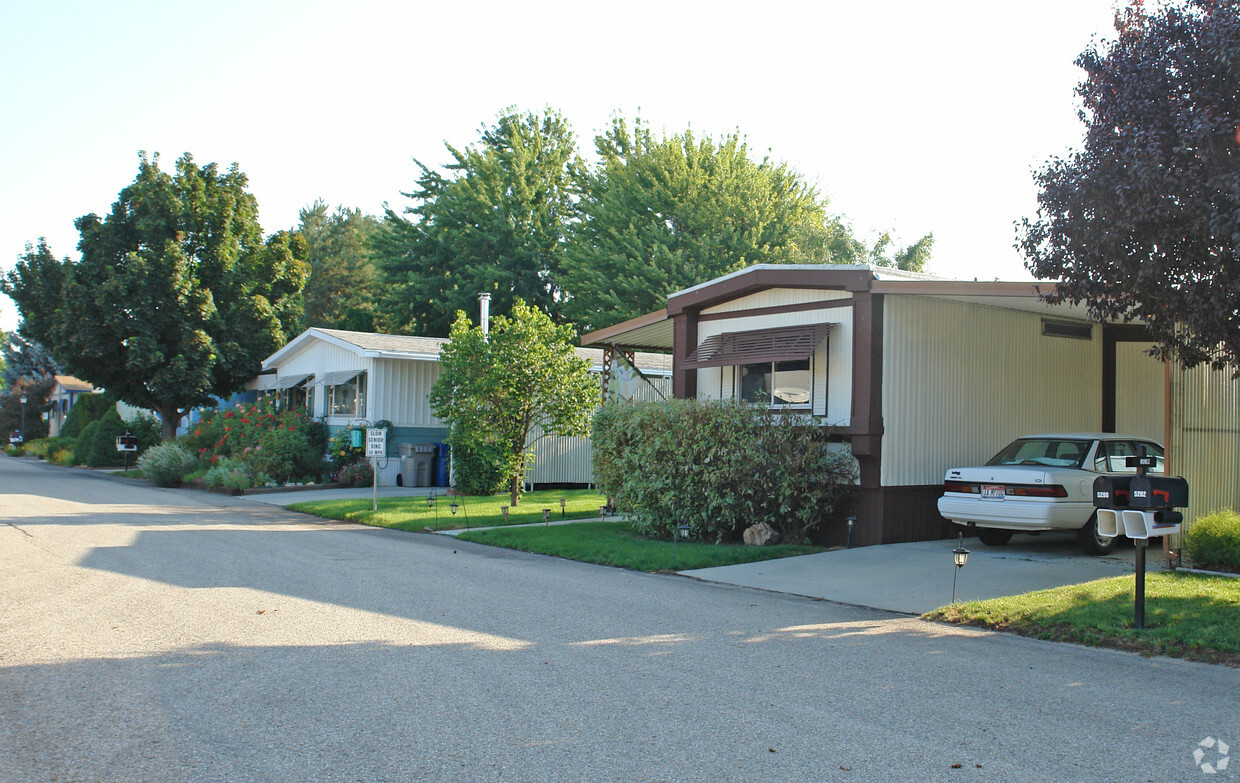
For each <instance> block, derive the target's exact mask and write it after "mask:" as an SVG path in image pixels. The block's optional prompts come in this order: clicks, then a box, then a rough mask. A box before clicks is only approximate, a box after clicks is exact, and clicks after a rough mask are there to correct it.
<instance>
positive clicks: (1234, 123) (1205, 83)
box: [1018, 0, 1240, 370]
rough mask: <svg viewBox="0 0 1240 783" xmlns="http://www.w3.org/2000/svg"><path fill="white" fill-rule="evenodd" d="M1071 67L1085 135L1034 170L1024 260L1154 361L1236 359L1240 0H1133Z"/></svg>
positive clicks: (1023, 229) (1239, 321) (1239, 364)
mask: <svg viewBox="0 0 1240 783" xmlns="http://www.w3.org/2000/svg"><path fill="white" fill-rule="evenodd" d="M1076 63H1077V65H1078V66H1080V67H1081V68H1082V69H1084V71H1085V74H1086V76H1085V79H1084V81H1082V82H1081V84H1080V85H1079V86H1078V87H1077V94H1078V95H1079V96H1080V98H1081V100H1082V104H1083V106H1082V110H1081V112H1080V117H1081V120H1082V122H1083V123H1084V125H1085V138H1084V144H1083V146H1082V148H1081V149H1079V150H1077V151H1074V152H1072V153H1071V154H1069V155H1066V156H1064V157H1059V158H1054V159H1052V160H1051V161H1049V162H1048V163H1047V164H1046V166H1045V167H1044V168H1043V169H1042V170H1041V171H1040V172H1038V174H1037V183H1038V186H1039V189H1040V193H1039V196H1038V201H1039V209H1038V214H1037V217H1036V219H1033V220H1029V219H1026V220H1024V221H1022V222H1021V224H1020V229H1019V242H1018V244H1019V247H1020V249H1021V250H1022V252H1023V253H1024V255H1025V257H1026V263H1027V265H1028V266H1029V268H1030V269H1031V270H1032V271H1033V273H1034V274H1035V275H1036V276H1037V277H1040V278H1050V279H1058V280H1062V281H1063V282H1062V283H1061V284H1060V285H1059V286H1058V288H1057V289H1056V290H1055V292H1054V293H1053V294H1051V295H1049V296H1048V297H1047V298H1048V299H1049V300H1050V301H1054V302H1061V301H1067V302H1073V303H1079V302H1084V303H1086V305H1087V306H1088V308H1089V311H1090V314H1091V316H1093V317H1094V318H1097V319H1099V320H1104V319H1105V320H1110V319H1132V320H1141V321H1144V322H1145V323H1146V324H1148V326H1149V329H1150V331H1151V333H1152V334H1153V336H1154V337H1155V338H1156V339H1157V341H1158V343H1159V346H1158V348H1157V349H1156V354H1157V356H1158V358H1161V359H1174V360H1178V361H1180V362H1182V363H1183V364H1185V365H1187V366H1192V365H1194V364H1198V363H1200V362H1203V361H1207V362H1209V363H1210V364H1211V366H1213V367H1215V368H1216V369H1221V368H1223V367H1225V366H1230V367H1232V368H1233V370H1234V369H1237V368H1240V259H1238V258H1237V243H1238V242H1240V149H1238V144H1240V130H1238V124H1240V4H1238V3H1237V2H1235V1H1234V0H1186V1H1182V2H1170V3H1162V4H1158V5H1156V6H1153V10H1147V8H1146V7H1145V6H1144V5H1143V4H1141V3H1134V4H1133V5H1132V6H1131V7H1129V8H1128V9H1126V10H1124V11H1122V12H1121V13H1120V14H1118V15H1117V17H1116V36H1115V38H1114V39H1113V40H1110V41H1104V42H1097V43H1095V44H1094V45H1092V46H1091V47H1090V48H1089V49H1087V50H1086V51H1085V52H1084V53H1082V54H1081V55H1080V57H1079V58H1078V59H1077V61H1076Z"/></svg>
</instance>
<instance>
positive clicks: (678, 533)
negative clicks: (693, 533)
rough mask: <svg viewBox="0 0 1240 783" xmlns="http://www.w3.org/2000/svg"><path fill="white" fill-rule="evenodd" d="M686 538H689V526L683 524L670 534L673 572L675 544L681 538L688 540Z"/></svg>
mask: <svg viewBox="0 0 1240 783" xmlns="http://www.w3.org/2000/svg"><path fill="white" fill-rule="evenodd" d="M688 537H689V526H688V525H686V524H683V523H682V524H679V525H677V526H676V530H675V532H674V533H672V570H673V571H675V570H676V542H677V541H679V540H680V539H682V538H688Z"/></svg>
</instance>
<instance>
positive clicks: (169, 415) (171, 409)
mask: <svg viewBox="0 0 1240 783" xmlns="http://www.w3.org/2000/svg"><path fill="white" fill-rule="evenodd" d="M155 412H156V413H158V414H159V418H160V420H161V421H162V422H163V433H162V437H163V441H164V443H171V442H172V441H174V440H176V439H177V427H180V426H181V417H183V416H184V415H185V414H184V413H182V412H181V410H180V409H179V408H177V406H175V405H168V406H161V407H159V408H156V409H155Z"/></svg>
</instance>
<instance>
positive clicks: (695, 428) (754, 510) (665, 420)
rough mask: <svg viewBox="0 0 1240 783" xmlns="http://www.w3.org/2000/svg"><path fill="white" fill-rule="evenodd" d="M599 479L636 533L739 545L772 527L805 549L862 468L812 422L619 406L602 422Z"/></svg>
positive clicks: (597, 430) (709, 405) (724, 410)
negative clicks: (762, 526) (678, 532)
mask: <svg viewBox="0 0 1240 783" xmlns="http://www.w3.org/2000/svg"><path fill="white" fill-rule="evenodd" d="M593 444H594V479H595V482H596V483H597V484H598V485H599V487H600V488H601V489H602V490H603V491H604V492H606V493H607V495H608V496H610V497H611V498H612V501H613V503H614V504H615V505H616V506H617V507H618V508H619V509H620V510H622V511H627V512H629V513H630V514H632V515H633V517H634V526H635V527H637V528H638V529H639V530H641V531H642V532H644V533H646V534H648V535H658V536H664V537H670V536H671V535H672V533H673V532H674V531H675V529H676V527H677V526H679V525H681V524H687V525H688V526H689V528H690V535H691V536H692V537H693V538H697V539H700V540H710V541H737V540H739V539H740V538H741V534H742V533H743V532H744V530H745V528H747V527H749V526H750V525H752V524H755V523H757V522H767V523H769V524H770V525H771V526H772V527H774V528H775V529H776V530H777V531H779V533H780V535H781V541H782V542H783V543H789V544H799V543H802V542H803V541H804V540H805V539H807V538H808V537H809V536H811V535H812V534H813V533H814V532H815V531H816V530H817V529H818V528H820V526H821V525H822V524H823V522H824V521H825V520H827V519H828V518H830V517H831V516H832V514H833V512H834V511H835V510H836V508H837V507H839V506H841V505H843V504H845V503H846V502H848V500H849V499H850V498H851V496H852V493H853V488H854V482H855V480H856V463H855V461H854V460H853V458H852V455H851V454H849V453H848V451H847V449H846V448H843V447H841V446H840V445H839V444H831V443H829V442H828V440H827V436H826V434H825V432H824V431H823V429H822V428H821V427H820V426H819V425H818V423H817V422H816V421H815V420H814V419H812V418H810V417H806V416H796V415H787V414H783V415H781V414H778V413H775V412H773V411H770V410H768V409H766V408H761V407H757V406H752V405H746V404H742V403H739V402H735V401H698V400H670V401H667V402H642V403H615V404H611V405H606V406H604V407H603V408H601V409H600V410H599V411H598V413H597V414H596V415H595V417H594V436H593Z"/></svg>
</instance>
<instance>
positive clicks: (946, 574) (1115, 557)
mask: <svg viewBox="0 0 1240 783" xmlns="http://www.w3.org/2000/svg"><path fill="white" fill-rule="evenodd" d="M964 543H965V548H966V549H968V550H969V553H970V554H969V559H968V562H967V563H966V565H965V566H964V568H962V569H961V570H960V573H959V574H958V575H957V584H956V598H957V600H961V601H971V600H978V599H984V598H998V597H1000V596H1005V595H1017V594H1020V593H1025V592H1029V591H1031V590H1045V589H1048V588H1052V587H1060V586H1063V585H1069V584H1077V583H1080V582H1088V581H1091V580H1094V579H1102V578H1105V577H1111V576H1120V575H1122V574H1131V573H1134V571H1135V566H1134V551H1133V549H1132V548H1131V547H1119V548H1117V549H1116V550H1115V551H1114V552H1113V553H1112V554H1110V555H1107V556H1105V557H1089V556H1087V555H1084V554H1082V553H1081V552H1080V550H1079V549H1078V548H1077V543H1076V540H1075V537H1055V536H1050V535H1045V536H1039V537H1036V538H1035V537H1031V536H1017V537H1015V538H1013V539H1012V543H1010V544H1008V545H1007V546H1003V547H988V546H986V545H984V544H982V543H981V542H980V541H978V540H977V539H975V538H966V539H965V542H964ZM955 547H956V542H955V541H954V540H952V541H918V542H914V543H909V544H887V545H884V546H868V547H860V548H857V549H841V550H837V551H834V552H820V553H818V554H815V555H803V556H801V557H786V558H782V559H779V560H764V561H762V562H760V563H744V564H741V565H731V566H718V567H715V568H700V569H696V570H693V571H684V572H683V574H684V575H686V576H691V577H695V578H697V579H704V580H706V581H709V582H722V583H725V584H732V585H742V586H745V587H756V588H760V589H763V590H773V591H776V592H780V593H792V594H794V595H803V596H809V597H811V598H825V599H828V600H831V601H838V602H840V603H845V604H854V605H857V606H866V607H870V608H874V609H886V610H889V611H893V612H904V613H908V614H922V613H924V612H928V611H930V610H931V609H935V608H937V607H940V606H943V605H944V604H948V603H951V598H952V576H953V572H954V571H955V570H956V567H955V565H954V564H953V561H952V550H953V549H955ZM1164 567H1165V561H1164V559H1163V554H1162V549H1161V547H1158V548H1155V549H1150V550H1147V553H1146V572H1147V573H1150V572H1154V571H1158V570H1161V569H1162V568H1164Z"/></svg>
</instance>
